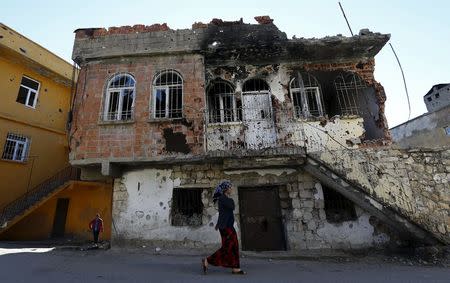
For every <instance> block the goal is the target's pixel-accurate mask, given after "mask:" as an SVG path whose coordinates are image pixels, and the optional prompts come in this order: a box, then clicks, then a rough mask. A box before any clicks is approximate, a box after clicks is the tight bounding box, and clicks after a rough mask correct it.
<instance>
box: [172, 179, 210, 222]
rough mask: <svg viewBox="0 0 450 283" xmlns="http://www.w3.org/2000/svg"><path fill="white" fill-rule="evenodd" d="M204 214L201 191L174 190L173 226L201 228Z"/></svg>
mask: <svg viewBox="0 0 450 283" xmlns="http://www.w3.org/2000/svg"><path fill="white" fill-rule="evenodd" d="M202 214H203V203H202V190H201V189H186V188H174V189H173V196H172V213H171V216H172V225H173V226H200V225H202Z"/></svg>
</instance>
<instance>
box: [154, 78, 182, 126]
mask: <svg viewBox="0 0 450 283" xmlns="http://www.w3.org/2000/svg"><path fill="white" fill-rule="evenodd" d="M153 113H154V114H153V115H154V116H153V117H154V118H181V117H182V115H183V79H182V78H181V75H180V74H178V73H177V72H176V71H174V70H164V71H161V72H159V73H158V75H157V76H156V77H155V79H154V83H153Z"/></svg>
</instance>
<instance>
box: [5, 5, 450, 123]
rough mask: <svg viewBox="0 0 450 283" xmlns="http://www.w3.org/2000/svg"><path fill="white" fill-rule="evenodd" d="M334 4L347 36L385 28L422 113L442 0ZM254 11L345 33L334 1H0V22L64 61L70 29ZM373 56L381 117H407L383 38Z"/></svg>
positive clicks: (175, 24) (439, 62)
mask: <svg viewBox="0 0 450 283" xmlns="http://www.w3.org/2000/svg"><path fill="white" fill-rule="evenodd" d="M431 3H432V4H431ZM341 4H342V5H343V7H344V9H345V12H346V14H347V18H348V20H349V22H350V25H351V28H352V30H353V32H354V33H355V34H357V33H358V32H359V30H360V29H362V28H369V29H370V30H371V31H374V32H380V33H389V34H391V40H390V41H389V42H390V43H392V45H393V46H394V48H395V50H396V52H397V55H398V57H399V59H400V62H401V64H402V67H403V70H404V72H405V77H406V83H407V87H408V91H409V97H410V101H411V118H414V117H416V116H419V115H421V114H423V113H425V112H426V107H425V104H424V102H423V96H424V95H425V94H426V93H427V92H428V90H429V89H430V88H431V87H432V86H433V85H435V84H438V83H450V52H449V50H450V17H449V16H448V11H450V1H445V0H433V1H432V2H431V1H423V0H422V1H418V0H408V1H407V0H403V1H401V0H377V1H374V0H371V1H368V0H342V1H341ZM261 15H270V17H271V18H272V19H274V24H275V25H277V27H278V28H279V29H280V30H282V31H284V32H286V34H287V35H288V37H290V38H291V37H292V36H293V35H295V36H296V37H298V38H300V37H305V38H312V37H315V38H320V37H324V36H327V35H336V34H342V35H345V36H350V32H349V30H348V27H347V24H346V23H345V20H344V18H343V16H342V13H341V11H340V8H339V5H338V1H334V0H316V1H312V0H309V1H304V0H296V1H284V0H278V1H273V0H272V1H267V0H255V1H253V0H247V1H246V0H239V1H235V0H227V1H203V0H198V1H196V0H184V1H182V0H170V1H161V0H159V1H154V0H148V1H144V0H140V1H139V0H121V1H117V0H109V1H99V0H89V1H85V0H78V1H61V0H60V1H50V0H40V1H32V0H22V1H4V2H3V3H2V5H1V6H0V22H2V23H4V24H6V25H7V26H9V27H11V28H12V29H14V30H16V31H18V32H19V33H21V34H23V35H24V36H26V37H28V38H30V39H31V40H33V41H35V42H37V43H39V44H40V45H42V46H44V47H45V48H47V49H49V50H50V51H52V52H53V53H55V54H57V55H59V56H60V57H62V58H64V59H66V60H67V61H69V62H72V61H71V52H72V47H73V40H74V33H73V31H74V30H75V29H77V28H88V27H110V26H122V25H135V24H145V25H151V24H153V23H167V24H168V26H169V27H170V28H172V29H183V28H190V27H191V25H192V23H194V22H199V21H201V22H204V23H208V22H209V21H211V19H212V18H220V19H223V20H229V21H232V20H238V19H240V18H243V19H244V22H246V23H256V21H255V20H254V19H253V17H254V16H261ZM375 62H376V66H375V79H376V80H377V81H378V82H380V83H381V84H382V85H383V86H384V89H385V92H386V96H387V101H386V108H385V111H386V117H387V120H388V123H389V127H394V126H396V125H398V124H401V123H404V122H406V121H407V120H408V103H407V97H406V93H405V90H404V86H403V80H402V75H401V72H400V69H399V67H398V65H397V62H396V60H395V57H394V54H393V53H392V50H391V49H390V47H389V45H388V44H387V45H386V46H385V47H384V48H383V49H382V50H381V51H380V53H378V55H377V56H376V57H375Z"/></svg>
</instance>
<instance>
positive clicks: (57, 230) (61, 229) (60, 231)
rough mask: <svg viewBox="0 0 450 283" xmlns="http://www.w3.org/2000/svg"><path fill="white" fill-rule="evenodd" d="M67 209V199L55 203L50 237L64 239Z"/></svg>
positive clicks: (60, 199)
mask: <svg viewBox="0 0 450 283" xmlns="http://www.w3.org/2000/svg"><path fill="white" fill-rule="evenodd" d="M68 209H69V199H68V198H59V199H58V202H57V203H56V210H55V218H54V219H53V229H52V237H64V233H65V229H66V218H67V210H68Z"/></svg>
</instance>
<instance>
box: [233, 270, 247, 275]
mask: <svg viewBox="0 0 450 283" xmlns="http://www.w3.org/2000/svg"><path fill="white" fill-rule="evenodd" d="M231 274H236V275H245V274H247V273H245V271H244V270H239V271H231Z"/></svg>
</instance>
